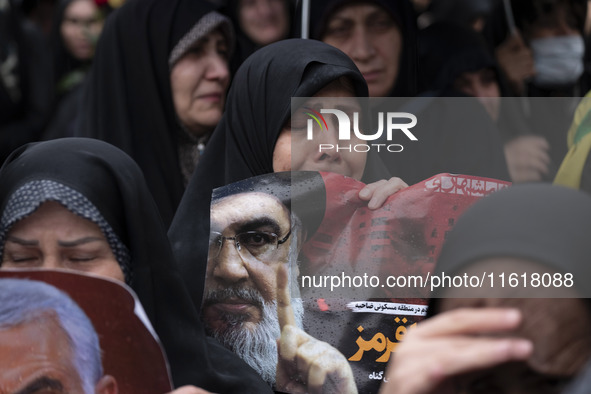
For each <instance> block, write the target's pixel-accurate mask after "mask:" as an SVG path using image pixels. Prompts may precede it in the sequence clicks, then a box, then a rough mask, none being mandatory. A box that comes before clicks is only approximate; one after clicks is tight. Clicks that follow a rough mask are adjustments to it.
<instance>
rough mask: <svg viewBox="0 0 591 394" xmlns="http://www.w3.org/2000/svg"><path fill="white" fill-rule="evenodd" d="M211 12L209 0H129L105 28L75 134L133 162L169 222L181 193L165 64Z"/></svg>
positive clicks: (176, 124)
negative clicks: (102, 143) (106, 144)
mask: <svg viewBox="0 0 591 394" xmlns="http://www.w3.org/2000/svg"><path fill="white" fill-rule="evenodd" d="M212 10H213V6H211V5H210V4H209V3H208V2H206V1H193V0H130V1H127V2H126V3H125V4H124V5H123V6H122V7H121V8H119V9H118V10H117V12H115V13H113V14H112V15H111V16H110V17H109V18H108V20H107V22H106V24H105V27H104V29H103V32H102V35H101V38H100V40H99V43H98V46H97V50H96V55H95V61H94V62H93V65H92V68H91V71H90V74H89V75H88V79H89V81H88V84H86V86H85V87H86V92H85V93H86V94H85V98H84V104H83V108H84V115H83V119H82V123H81V129H80V132H79V135H80V136H86V137H92V138H98V139H101V140H104V141H107V142H109V143H111V144H113V145H115V146H118V147H119V148H121V149H123V150H124V151H125V152H127V153H128V154H129V155H130V156H131V157H132V158H134V160H135V161H136V162H137V163H138V164H139V166H140V168H141V169H142V171H143V172H144V175H145V177H146V181H147V182H148V186H149V188H150V191H151V192H152V194H153V195H154V199H155V200H156V204H157V205H158V208H159V210H160V214H161V215H162V219H163V220H164V223H165V224H166V225H169V224H170V222H171V221H172V218H173V216H174V212H175V210H176V207H177V205H178V203H179V201H180V200H181V196H182V194H183V191H184V185H183V179H182V175H181V169H180V166H179V160H178V152H177V150H178V142H179V138H182V135H183V134H182V133H183V131H182V129H181V126H180V123H179V121H178V119H177V116H176V112H175V110H174V104H173V101H172V91H171V87H170V69H169V65H168V59H169V56H170V52H171V51H172V49H173V48H174V46H175V45H176V44H177V43H178V42H179V40H180V39H181V38H182V37H183V36H184V35H185V34H186V33H187V32H189V30H190V29H191V28H192V27H193V26H194V25H195V24H196V23H197V21H198V20H199V19H200V18H201V17H202V16H204V15H205V14H207V13H209V12H210V11H212Z"/></svg>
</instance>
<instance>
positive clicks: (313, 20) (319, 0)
mask: <svg viewBox="0 0 591 394" xmlns="http://www.w3.org/2000/svg"><path fill="white" fill-rule="evenodd" d="M348 3H372V4H377V5H379V6H381V7H383V8H384V10H386V11H388V12H389V13H390V14H391V15H392V17H393V18H394V20H395V21H396V23H397V24H398V26H399V27H400V32H401V34H402V54H401V56H400V62H399V68H398V77H397V79H396V83H395V85H394V89H393V90H392V92H391V93H390V96H391V97H414V96H415V95H416V94H417V83H418V61H417V25H416V15H415V12H414V9H413V6H412V4H411V3H410V1H408V0H314V1H311V2H310V24H309V26H310V38H313V39H317V40H321V39H322V36H323V35H324V31H325V29H326V26H327V23H328V20H329V18H330V17H331V16H332V14H333V13H334V12H335V11H337V10H338V9H339V8H341V7H343V6H345V5H346V4H348Z"/></svg>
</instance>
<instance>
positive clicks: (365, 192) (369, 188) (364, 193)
mask: <svg viewBox="0 0 591 394" xmlns="http://www.w3.org/2000/svg"><path fill="white" fill-rule="evenodd" d="M387 182H388V181H386V180H385V179H381V180H379V181H377V182H373V183H370V184H369V185H366V186H365V187H364V188H363V189H361V190H360V191H359V195H358V196H359V198H360V199H361V200H363V201H369V200H370V199H371V197H372V196H373V194H374V192H375V191H376V189H378V188H379V187H381V186H382V185H384V184H386V183H387Z"/></svg>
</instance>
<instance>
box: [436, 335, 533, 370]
mask: <svg viewBox="0 0 591 394" xmlns="http://www.w3.org/2000/svg"><path fill="white" fill-rule="evenodd" d="M452 345H453V346H452ZM446 349H448V350H449V349H453V352H449V351H446V352H445V353H443V354H442V357H440V358H438V359H437V360H436V362H435V363H434V365H433V366H432V368H431V373H432V375H433V377H435V378H436V379H443V378H446V377H449V376H454V375H458V374H462V373H466V372H471V371H477V370H480V369H485V368H490V367H493V366H495V365H499V364H503V363H506V362H509V361H519V360H524V359H526V358H527V357H529V356H530V355H531V353H532V351H533V345H532V343H531V341H529V340H525V339H489V338H466V339H459V340H451V341H450V342H449V343H448V344H446Z"/></svg>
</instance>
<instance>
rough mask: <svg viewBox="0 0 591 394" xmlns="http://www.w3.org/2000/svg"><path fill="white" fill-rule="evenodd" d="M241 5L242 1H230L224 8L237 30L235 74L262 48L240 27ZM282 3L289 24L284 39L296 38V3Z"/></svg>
mask: <svg viewBox="0 0 591 394" xmlns="http://www.w3.org/2000/svg"><path fill="white" fill-rule="evenodd" d="M240 3H241V0H228V1H227V3H226V5H225V6H224V13H225V14H226V15H228V17H229V18H230V20H231V21H232V24H233V25H234V29H235V30H236V41H237V48H236V49H237V50H236V53H235V54H234V55H233V56H232V72H235V71H236V70H237V69H238V67H240V65H241V64H242V62H244V61H245V60H246V59H247V58H248V57H249V56H250V55H252V54H253V53H254V51H256V50H257V49H259V48H260V45H259V44H257V43H255V42H254V41H252V40H251V39H250V38H249V37H248V36H247V35H246V33H245V32H244V30H242V27H241V26H240ZM282 3H283V5H284V6H285V7H286V9H287V23H288V24H289V29H288V31H287V35H286V36H285V37H283V38H282V39H287V38H294V37H295V33H294V26H293V19H294V18H293V14H294V12H295V10H294V8H295V7H294V5H295V2H294V1H292V0H282Z"/></svg>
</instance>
